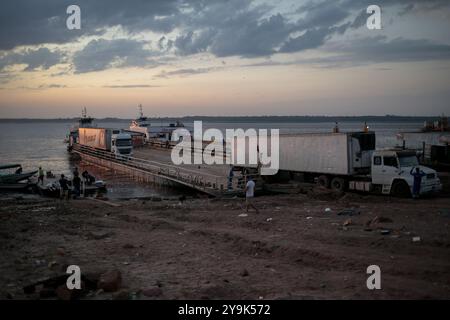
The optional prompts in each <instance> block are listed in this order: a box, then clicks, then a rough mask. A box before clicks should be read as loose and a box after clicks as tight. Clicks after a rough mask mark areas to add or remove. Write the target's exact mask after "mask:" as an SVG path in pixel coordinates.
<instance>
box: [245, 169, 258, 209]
mask: <svg viewBox="0 0 450 320" xmlns="http://www.w3.org/2000/svg"><path fill="white" fill-rule="evenodd" d="M244 191H245V211H246V212H248V210H249V208H250V207H251V208H253V209H254V210H255V211H256V213H259V210H258V208H256V206H255V203H254V199H255V182H254V181H253V179H252V177H251V176H250V177H249V178H248V182H247V185H246V186H245V190H244Z"/></svg>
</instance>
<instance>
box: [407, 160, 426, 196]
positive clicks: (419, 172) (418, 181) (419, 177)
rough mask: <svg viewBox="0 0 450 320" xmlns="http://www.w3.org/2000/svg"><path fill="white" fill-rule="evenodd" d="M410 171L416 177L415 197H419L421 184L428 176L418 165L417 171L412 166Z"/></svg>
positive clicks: (414, 185) (414, 184)
mask: <svg viewBox="0 0 450 320" xmlns="http://www.w3.org/2000/svg"><path fill="white" fill-rule="evenodd" d="M409 173H410V174H411V175H412V176H413V177H414V183H413V198H414V199H417V198H419V195H420V185H421V184H422V178H423V177H424V176H426V174H425V173H424V172H423V171H422V170H420V168H419V167H416V170H415V171H414V168H412V169H411V171H410V172H409Z"/></svg>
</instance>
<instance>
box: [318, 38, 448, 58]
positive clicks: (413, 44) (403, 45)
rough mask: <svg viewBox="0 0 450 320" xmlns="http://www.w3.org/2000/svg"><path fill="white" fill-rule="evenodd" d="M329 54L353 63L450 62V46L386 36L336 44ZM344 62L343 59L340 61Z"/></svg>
mask: <svg viewBox="0 0 450 320" xmlns="http://www.w3.org/2000/svg"><path fill="white" fill-rule="evenodd" d="M324 49H325V50H327V51H329V52H334V53H338V54H344V56H345V57H346V58H345V59H347V60H349V61H353V62H355V63H356V62H358V63H359V62H364V63H373V62H406V61H428V60H449V59H450V45H447V44H440V43H435V42H433V41H430V40H427V39H419V40H411V39H404V38H396V39H392V40H388V38H387V37H386V36H378V37H371V38H365V39H364V38H363V39H355V40H353V41H349V42H340V43H338V42H335V43H332V44H329V45H328V46H326V47H325V48H324ZM338 60H342V59H338Z"/></svg>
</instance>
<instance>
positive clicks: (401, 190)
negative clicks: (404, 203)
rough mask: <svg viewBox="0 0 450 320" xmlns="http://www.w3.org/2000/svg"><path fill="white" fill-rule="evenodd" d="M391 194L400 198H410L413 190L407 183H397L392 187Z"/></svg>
mask: <svg viewBox="0 0 450 320" xmlns="http://www.w3.org/2000/svg"><path fill="white" fill-rule="evenodd" d="M391 194H392V195H393V196H396V197H400V198H410V197H411V190H409V186H408V184H407V183H406V182H405V181H395V182H394V184H393V185H392V189H391Z"/></svg>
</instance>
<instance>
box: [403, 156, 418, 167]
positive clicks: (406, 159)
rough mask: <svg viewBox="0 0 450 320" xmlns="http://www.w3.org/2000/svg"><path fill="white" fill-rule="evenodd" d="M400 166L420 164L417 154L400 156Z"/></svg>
mask: <svg viewBox="0 0 450 320" xmlns="http://www.w3.org/2000/svg"><path fill="white" fill-rule="evenodd" d="M398 160H399V161H400V167H415V166H418V165H419V161H418V160H417V157H416V156H399V157H398Z"/></svg>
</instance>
